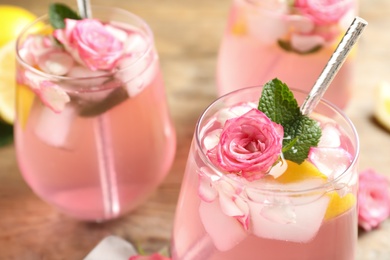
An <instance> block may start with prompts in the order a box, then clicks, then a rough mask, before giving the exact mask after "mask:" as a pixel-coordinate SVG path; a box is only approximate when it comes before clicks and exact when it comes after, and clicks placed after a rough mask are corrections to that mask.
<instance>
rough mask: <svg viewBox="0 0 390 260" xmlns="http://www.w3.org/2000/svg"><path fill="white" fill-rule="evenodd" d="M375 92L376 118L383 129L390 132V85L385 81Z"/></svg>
mask: <svg viewBox="0 0 390 260" xmlns="http://www.w3.org/2000/svg"><path fill="white" fill-rule="evenodd" d="M375 90H376V91H375V108H374V116H375V118H376V120H377V121H378V122H379V123H380V124H381V125H382V126H383V127H385V128H386V129H387V130H389V131H390V83H389V82H386V81H383V82H381V83H379V84H378V86H377V88H376V89H375Z"/></svg>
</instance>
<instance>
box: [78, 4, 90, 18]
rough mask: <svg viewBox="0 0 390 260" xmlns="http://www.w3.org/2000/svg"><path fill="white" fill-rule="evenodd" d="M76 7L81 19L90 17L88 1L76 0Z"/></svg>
mask: <svg viewBox="0 0 390 260" xmlns="http://www.w3.org/2000/svg"><path fill="white" fill-rule="evenodd" d="M77 6H78V8H79V14H80V16H81V17H83V18H88V17H92V11H91V4H90V2H89V0H77Z"/></svg>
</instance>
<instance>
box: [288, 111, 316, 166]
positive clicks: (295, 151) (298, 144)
mask: <svg viewBox="0 0 390 260" xmlns="http://www.w3.org/2000/svg"><path fill="white" fill-rule="evenodd" d="M283 127H284V140H283V147H287V146H288V147H291V148H290V149H287V151H284V152H283V156H284V158H285V159H286V160H290V161H293V162H296V163H298V164H301V163H302V162H303V161H304V160H305V159H306V158H307V157H308V155H309V151H310V147H313V146H317V145H318V142H319V140H320V137H321V128H320V127H319V124H318V123H317V122H316V121H315V120H313V119H311V118H309V117H307V116H304V115H300V116H299V117H297V118H296V120H294V121H291V122H290V123H289V124H287V125H285V126H283ZM291 139H292V140H293V142H294V140H296V141H295V143H294V144H293V145H291Z"/></svg>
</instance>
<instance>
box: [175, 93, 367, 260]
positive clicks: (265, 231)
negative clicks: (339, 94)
mask: <svg viewBox="0 0 390 260" xmlns="http://www.w3.org/2000/svg"><path fill="white" fill-rule="evenodd" d="M261 91H262V88H261V87H252V88H244V89H241V90H238V91H235V92H232V93H229V94H228V95H225V96H223V97H221V98H220V99H218V100H216V101H215V102H214V103H212V104H211V105H210V106H209V107H208V108H207V110H206V111H205V112H204V113H203V114H202V116H201V118H200V119H199V121H198V124H197V127H196V130H195V134H194V139H193V142H192V146H191V149H190V153H189V157H188V163H187V166H186V170H185V174H184V179H183V183H182V187H181V193H180V197H179V202H178V206H177V211H176V216H175V222H174V230H173V239H172V248H171V251H172V257H173V259H174V260H182V259H183V260H191V259H210V260H215V259H221V260H222V259H223V260H229V259H232V260H233V259H234V260H235V259H248V260H251V259H272V260H294V259H297V260H298V259H299V260H301V259H319V260H329V259H332V260H352V259H354V257H355V247H356V243H357V212H356V209H357V205H356V192H357V181H358V180H357V165H356V164H357V157H358V151H359V144H358V138H357V134H356V131H355V128H354V126H353V125H352V124H351V122H350V120H349V119H348V118H347V117H346V116H345V115H344V114H343V113H342V112H341V111H340V110H338V109H337V108H336V107H334V106H333V105H331V104H330V103H327V102H324V101H322V102H321V103H320V104H319V105H318V106H317V108H316V109H315V111H314V112H313V113H312V115H311V116H310V117H311V118H312V119H315V121H314V122H318V124H319V127H320V129H321V132H322V134H321V137H320V139H319V142H318V145H317V146H315V147H311V148H310V150H309V153H308V157H307V158H306V159H305V160H304V161H303V162H301V163H296V162H293V161H291V160H292V159H290V158H288V157H287V154H285V153H284V152H283V154H284V155H283V156H280V158H279V159H277V160H276V161H275V162H274V163H272V162H271V166H270V167H269V168H268V170H267V171H265V172H261V171H256V170H255V169H254V168H252V166H253V165H255V163H256V162H255V161H257V158H258V157H261V156H262V155H259V154H261V153H263V154H265V153H267V150H268V148H267V146H268V144H267V143H269V142H273V141H270V140H264V139H262V137H261V136H262V135H261V134H256V135H251V131H252V130H251V129H252V127H257V126H256V123H252V122H251V121H253V120H252V114H253V113H255V111H254V110H257V103H258V98H257V97H258V96H259V95H260V93H261ZM293 93H294V96H295V98H296V99H297V101H298V103H299V104H301V103H302V101H303V100H304V98H305V96H306V95H305V94H303V93H302V92H299V91H294V92H293ZM255 114H256V113H255ZM249 115H250V116H249ZM246 116H248V117H249V118H250V120H248V121H246V122H244V121H238V118H240V119H242V118H245V117H246ZM235 120H237V121H235ZM233 122H240V123H239V124H237V125H235V126H234V127H233V130H231V129H230V128H229V127H232V126H233V124H234V123H233ZM267 125H269V123H267ZM260 128H261V127H260ZM226 129H229V131H231V132H225V131H227V130H226ZM284 130H285V131H287V130H286V128H284ZM237 131H239V134H237ZM232 135H234V136H233V137H232ZM254 136H255V137H254ZM229 138H231V139H229ZM256 138H258V139H256ZM272 138H273V137H272ZM253 139H256V140H255V141H253ZM287 139H288V138H287ZM226 140H230V141H231V142H229V143H223V142H224V141H226ZM283 140H284V141H286V137H284V138H283ZM216 143H218V145H216ZM219 144H222V145H221V146H219ZM236 144H238V145H236ZM258 144H260V145H258ZM293 146H294V145H293ZM215 147H218V148H217V149H215ZM264 147H265V148H264ZM286 149H287V148H286ZM225 150H229V151H231V152H232V153H231V154H230V155H233V156H232V157H225V155H226V153H227V152H226V151H225ZM297 150H299V149H297ZM219 152H220V153H219ZM298 152H299V151H298ZM214 153H217V154H218V153H219V154H220V155H218V156H217V157H214ZM292 153H293V154H294V147H293V148H292ZM257 156H258V157H257ZM288 156H291V154H290V155H288ZM243 158H246V159H243ZM285 158H288V159H285ZM245 160H247V161H246V162H248V165H246V166H245V167H251V168H250V170H249V171H247V170H246V169H247V168H246V169H245V170H234V167H233V168H232V166H237V165H238V163H237V162H238V161H240V163H242V161H245ZM226 165H230V166H229V167H226ZM237 167H238V166H237ZM232 169H233V170H232Z"/></svg>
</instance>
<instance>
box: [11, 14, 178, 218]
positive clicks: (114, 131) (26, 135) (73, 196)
mask: <svg viewBox="0 0 390 260" xmlns="http://www.w3.org/2000/svg"><path fill="white" fill-rule="evenodd" d="M102 11H103V13H102ZM104 12H106V13H107V15H110V13H111V15H112V14H114V15H115V16H116V17H115V16H114V17H115V18H118V20H119V21H121V19H124V20H123V21H121V23H120V24H119V23H113V25H114V28H118V29H120V30H123V31H124V32H126V33H127V34H128V35H130V36H131V37H132V38H130V40H129V44H132V50H133V52H131V51H130V52H129V53H127V54H130V55H132V56H131V57H135V59H134V61H132V60H129V61H127V62H128V64H129V67H128V68H123V69H122V70H119V71H117V72H115V73H114V74H110V75H109V76H106V75H104V73H103V75H102V76H90V77H89V78H88V77H87V78H84V79H83V78H82V77H83V76H88V75H89V74H88V73H90V72H89V71H88V70H87V69H82V70H81V71H82V72H83V73H86V74H85V75H80V76H78V78H72V77H70V76H68V77H66V75H65V77H64V78H60V77H58V78H56V77H55V76H53V77H54V78H55V79H58V81H56V84H58V85H59V86H60V87H62V89H63V90H65V92H66V94H68V96H69V97H70V101H69V102H67V103H66V104H65V106H64V108H63V109H62V111H60V112H56V111H53V109H52V104H51V103H50V100H49V101H47V100H45V99H44V98H42V97H41V96H42V95H43V94H40V96H39V95H37V91H36V90H35V89H34V85H29V84H33V83H34V81H33V80H31V81H29V79H31V78H34V79H37V80H44V79H45V77H50V75H47V74H45V73H41V72H40V71H38V70H35V69H32V68H31V67H29V65H28V64H26V63H25V61H23V60H21V57H20V56H19V64H18V70H17V73H18V78H19V81H21V83H20V84H18V89H17V111H18V113H17V118H16V122H15V134H16V150H17V156H18V162H19V166H20V170H21V172H22V174H23V176H24V178H25V180H26V181H27V183H28V184H29V185H30V186H31V188H32V189H33V190H34V192H36V193H37V195H38V196H40V197H41V198H42V199H44V200H45V201H47V202H49V203H50V204H52V205H54V206H55V207H57V208H58V209H59V210H61V211H62V212H64V213H66V214H68V215H71V216H73V217H76V218H79V219H83V220H96V221H101V220H108V219H112V218H115V217H118V216H120V215H122V214H124V213H126V212H129V211H131V210H133V209H134V208H135V207H137V206H138V205H140V204H141V203H142V202H143V201H145V199H146V198H147V197H148V196H149V195H150V194H151V193H152V192H153V191H154V189H155V188H156V187H157V186H158V185H159V184H160V183H161V182H162V180H163V178H164V177H165V175H166V174H167V173H168V171H169V168H170V166H171V164H172V161H173V157H174V153H175V148H176V138H175V132H174V129H173V126H172V123H171V120H170V116H169V113H168V109H167V104H166V99H165V93H164V85H163V80H162V77H161V73H160V68H159V62H158V57H157V53H156V52H155V50H154V47H153V42H152V41H153V39H152V35H151V32H150V30H149V28H148V27H147V25H146V24H144V23H143V22H142V21H141V20H140V19H139V18H137V17H135V16H133V15H131V14H129V13H126V12H123V11H121V12H118V10H111V9H110V8H108V9H107V8H103V9H98V8H96V10H94V15H95V16H98V15H99V14H100V15H101V14H104ZM115 12H118V13H115ZM102 19H104V17H102ZM111 19H112V18H111ZM127 21H128V22H129V23H131V24H128V25H126V26H124V23H125V22H127ZM122 22H123V23H122ZM131 39H134V40H133V41H132V40H131ZM20 44H21V43H19V47H20V46H21V45H20ZM21 53H22V54H23V47H22V48H21V49H20V50H19V55H22V54H21ZM137 57H138V58H137ZM38 69H39V68H38ZM77 69H79V68H77ZM92 73H95V72H92ZM26 78H27V79H26ZM31 82H32V83H31ZM57 82H58V83H57ZM38 93H39V92H38ZM47 102H49V105H47Z"/></svg>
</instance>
